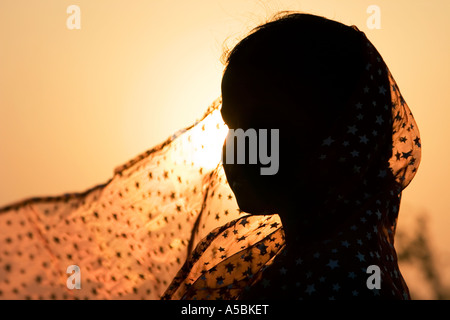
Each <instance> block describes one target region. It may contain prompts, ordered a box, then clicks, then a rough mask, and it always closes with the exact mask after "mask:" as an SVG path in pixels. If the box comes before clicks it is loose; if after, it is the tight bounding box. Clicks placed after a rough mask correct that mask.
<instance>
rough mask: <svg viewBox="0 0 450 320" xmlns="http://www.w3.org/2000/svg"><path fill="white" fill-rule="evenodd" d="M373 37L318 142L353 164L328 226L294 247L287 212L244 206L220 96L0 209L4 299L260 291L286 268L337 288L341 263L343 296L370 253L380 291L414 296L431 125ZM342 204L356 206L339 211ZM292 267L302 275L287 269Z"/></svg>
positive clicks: (302, 286)
mask: <svg viewBox="0 0 450 320" xmlns="http://www.w3.org/2000/svg"><path fill="white" fill-rule="evenodd" d="M362 36H364V35H363V34H362ZM364 37H365V36H364ZM366 43H367V62H368V63H367V70H366V72H365V75H364V77H363V78H362V79H361V81H360V82H359V83H360V86H359V87H358V88H357V89H355V94H354V97H353V100H352V101H351V103H349V110H348V113H346V114H345V115H343V116H342V117H341V118H340V119H338V120H337V121H336V126H335V127H334V128H330V132H329V133H330V136H329V138H327V139H326V140H325V141H324V143H323V144H322V145H321V146H320V148H318V149H317V150H315V151H314V152H316V153H317V165H318V168H319V167H320V168H326V167H327V166H328V165H331V164H335V163H336V162H339V163H340V164H342V168H343V170H347V171H348V172H349V175H348V180H347V181H345V182H343V187H342V188H341V194H338V195H335V196H336V197H334V198H331V197H330V198H329V199H326V202H327V203H328V205H329V208H330V210H329V211H327V212H324V213H323V216H320V217H319V218H318V219H319V220H320V221H321V223H323V225H324V226H325V225H327V224H328V225H330V224H331V223H333V224H334V223H335V222H336V221H339V223H338V224H336V226H337V227H336V228H335V230H333V231H332V232H330V234H329V235H328V237H326V238H323V239H320V240H318V241H315V242H313V243H308V246H305V245H303V246H302V245H301V243H300V244H299V246H298V257H296V259H295V260H292V259H291V258H289V259H290V260H289V259H287V258H284V257H292V255H288V254H286V253H287V249H286V245H285V242H284V232H283V227H282V224H281V221H280V219H279V217H278V215H268V216H252V215H249V214H247V213H244V212H241V211H240V210H239V208H238V206H237V204H236V201H235V199H234V195H233V193H232V191H231V189H230V187H229V185H228V183H227V180H226V177H225V175H224V172H223V168H222V166H221V163H220V155H221V148H222V144H223V141H224V139H225V136H226V134H227V127H226V126H225V125H224V123H223V121H222V118H221V116H220V103H221V101H220V98H219V99H217V100H216V101H215V102H214V103H213V104H212V105H211V106H210V107H209V108H208V110H207V111H206V113H205V115H204V117H203V118H202V119H201V120H199V121H197V122H196V123H195V124H194V125H192V126H191V127H188V128H186V129H183V130H180V131H179V132H177V133H176V134H174V135H173V136H172V137H170V138H169V139H168V140H167V141H165V142H163V143H162V144H160V145H158V146H156V147H155V148H153V149H151V150H148V151H146V152H144V153H143V154H141V155H139V156H137V157H135V158H134V159H132V160H131V161H129V162H128V163H126V164H124V165H122V166H119V167H117V168H116V169H115V171H114V175H113V177H112V178H111V179H110V180H109V181H107V182H106V183H104V184H101V185H97V186H95V187H93V188H91V189H89V190H86V191H85V192H82V193H70V194H64V195H61V196H56V197H39V198H31V199H26V200H24V201H21V202H19V203H15V204H11V205H9V206H6V207H3V208H0V230H1V233H0V243H1V248H0V270H1V272H0V299H119V298H126V299H160V298H163V299H240V298H246V297H250V298H253V297H255V290H257V292H259V293H260V294H259V295H256V297H259V298H263V297H271V292H276V291H274V290H272V288H273V286H272V285H273V283H274V282H275V281H277V283H279V285H280V286H285V290H287V292H289V294H290V297H291V298H309V297H311V298H314V297H315V296H316V295H318V294H320V296H321V297H323V296H324V294H328V293H330V295H329V297H330V298H332V297H333V296H332V293H333V285H335V284H336V283H330V282H329V281H327V279H326V278H329V279H333V277H336V278H339V277H341V276H343V277H345V278H346V279H349V281H350V284H347V285H346V286H345V285H344V283H341V284H340V285H339V286H340V287H341V288H344V287H345V288H346V289H345V290H344V291H345V294H344V293H343V292H342V294H341V292H338V291H336V292H335V297H336V298H338V297H347V296H348V297H352V296H357V295H358V294H359V296H362V295H363V294H362V292H357V294H356V295H355V291H357V290H360V289H359V287H358V285H356V284H351V283H353V282H354V283H356V282H358V281H359V282H358V284H360V282H361V281H363V280H364V285H365V280H366V279H367V276H368V275H367V274H366V273H365V271H366V268H367V266H368V265H369V264H375V265H380V266H381V269H382V270H381V271H382V279H383V282H382V289H381V290H382V291H380V292H379V291H377V290H375V291H370V290H368V292H369V293H370V294H371V295H377V294H381V295H382V296H386V295H389V296H392V297H394V298H396V297H400V298H408V297H409V293H408V290H407V287H406V285H405V284H404V282H403V280H402V277H401V273H400V271H399V270H398V266H397V261H396V254H395V249H394V246H393V244H394V241H393V238H394V233H395V226H396V221H397V214H398V209H399V205H400V197H401V191H402V190H403V189H404V188H405V187H406V186H407V185H408V184H409V183H410V181H411V180H412V179H413V177H414V175H415V173H416V171H417V168H418V165H419V162H420V148H421V144H420V137H419V132H418V128H417V126H416V123H415V121H414V118H413V116H412V113H411V111H410V110H409V108H408V106H407V104H406V102H405V101H404V99H403V98H402V96H401V94H400V91H399V89H398V87H397V85H396V83H395V80H394V79H393V77H392V75H391V74H390V72H389V70H388V68H387V67H386V65H385V64H384V62H383V60H382V58H381V56H380V55H379V53H378V52H377V51H376V50H375V48H374V47H373V46H372V45H371V43H370V41H368V40H367V42H366ZM389 136H392V141H391V140H390V139H388V138H389ZM386 139H388V148H387V149H386V148H383V145H384V142H383V141H386ZM391 142H392V143H391ZM49 174H51V173H49ZM293 187H295V181H293ZM333 199H334V200H333ZM345 208H348V209H351V211H348V213H346V214H344V215H338V214H337V212H338V213H339V212H342V210H343V209H345ZM299 211H301V206H299ZM344 212H345V211H344ZM333 255H334V256H333ZM70 265H77V266H78V267H79V268H80V269H79V270H80V274H81V289H69V287H68V285H67V279H68V277H69V276H70V274H68V273H67V267H68V266H70ZM303 266H306V267H305V268H306V269H302V268H303ZM292 273H297V274H299V276H300V277H301V279H300V278H299V279H296V278H295V277H293V278H285V279H284V280H283V277H282V276H283V275H286V274H292ZM280 276H281V278H280ZM324 278H325V279H324ZM287 279H289V280H287ZM362 279H363V280H362ZM322 280H323V281H322ZM352 281H353V282H352ZM359 286H360V285H359ZM357 287H358V289H355V288H357ZM252 288H253V289H252ZM334 288H335V289H336V288H338V287H337V286H335V287H334ZM347 291H348V292H347ZM360 291H361V290H360ZM340 294H341V295H340ZM327 297H328V296H327Z"/></svg>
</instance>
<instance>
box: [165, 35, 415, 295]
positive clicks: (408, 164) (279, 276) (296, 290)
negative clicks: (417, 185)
mask: <svg viewBox="0 0 450 320" xmlns="http://www.w3.org/2000/svg"><path fill="white" fill-rule="evenodd" d="M354 28H355V29H356V30H357V31H359V30H358V29H357V28H356V27H354ZM360 34H361V37H363V39H364V43H365V45H366V47H365V59H366V60H367V61H368V63H367V64H366V72H365V73H364V75H363V77H362V78H361V81H360V84H359V87H358V88H357V89H356V90H355V93H354V95H353V98H352V99H353V100H352V101H351V102H350V103H349V105H350V106H351V107H350V108H348V109H347V110H346V113H345V115H344V116H343V117H342V118H341V120H340V121H341V123H339V125H336V126H334V127H333V128H332V129H330V130H329V131H328V132H326V135H325V136H324V137H323V139H322V140H321V141H322V143H321V145H320V146H318V148H317V150H313V151H312V152H314V153H315V154H317V161H319V162H320V169H321V170H323V171H324V172H329V173H330V172H337V171H339V172H342V173H343V174H342V177H343V179H341V181H342V182H341V183H340V185H339V188H338V191H337V192H338V193H334V194H333V193H330V196H329V198H326V199H324V200H325V202H327V203H328V206H325V207H324V208H326V209H327V210H323V211H321V212H319V213H318V214H317V216H316V217H315V218H312V221H313V224H312V225H313V226H315V227H314V228H315V230H318V231H319V232H320V230H321V228H323V229H324V230H327V231H326V232H322V233H321V234H319V236H317V237H312V238H311V239H308V238H305V237H299V238H300V239H299V240H297V239H296V240H295V241H293V243H291V244H289V243H286V241H285V234H284V233H283V228H282V226H281V225H280V227H279V228H280V229H278V231H279V232H278V231H272V232H271V233H270V234H269V235H267V236H266V237H265V238H261V237H260V235H261V232H260V231H258V230H260V229H259V228H261V227H260V225H259V224H257V223H256V222H257V221H258V222H259V223H260V224H261V223H263V225H264V219H270V218H272V217H273V216H272V217H270V218H261V217H258V216H251V217H245V221H246V222H250V221H251V223H249V225H248V226H247V228H238V229H236V225H239V222H233V226H231V225H230V226H229V228H233V230H237V232H236V239H235V240H234V242H232V243H229V244H228V248H230V249H231V248H237V247H238V245H239V241H237V240H238V239H239V236H242V237H244V238H245V239H246V241H248V244H247V245H246V246H243V247H242V250H241V251H238V252H235V251H232V254H229V255H226V256H223V257H224V258H225V260H220V261H219V260H217V259H215V258H214V254H213V252H214V248H215V247H217V246H219V245H221V242H222V241H221V239H220V236H218V237H217V238H216V239H215V240H214V241H213V242H209V243H203V245H205V246H206V247H207V249H206V248H203V247H199V248H197V249H198V250H200V251H201V253H197V254H196V257H200V258H199V260H196V261H192V260H189V259H188V261H187V263H186V264H185V266H184V267H183V268H182V269H181V270H180V272H179V273H178V275H177V277H175V279H174V281H173V282H172V284H171V285H170V286H169V288H168V290H167V292H166V294H165V295H164V297H163V298H165V299H244V300H245V299H252V300H253V299H331V300H335V299H409V298H410V296H409V290H408V287H407V285H406V283H405V281H404V279H403V277H402V275H401V272H400V270H399V267H398V263H397V254H396V251H395V247H394V235H395V229H396V225H397V218H398V208H399V205H400V198H401V191H402V190H403V189H404V188H406V187H407V185H408V184H409V183H410V181H411V180H412V179H413V177H414V175H415V173H416V172H417V168H418V165H419V162H420V161H419V160H420V154H421V150H420V148H421V145H420V137H419V131H418V128H417V125H416V123H415V121H414V118H413V116H412V113H411V111H410V110H409V108H408V106H407V104H406V102H405V100H404V99H403V97H402V96H401V94H400V90H399V89H398V87H397V85H396V83H395V80H394V78H393V77H392V75H391V73H390V71H389V69H388V68H387V66H386V65H385V63H384V61H383V59H382V58H381V56H380V54H379V53H378V52H377V50H376V49H375V48H374V47H373V45H372V44H371V43H370V41H369V40H368V39H367V38H366V37H365V34H364V33H362V32H360ZM388 88H390V90H388ZM299 210H301V205H300V204H299ZM241 219H243V218H241ZM268 221H269V220H267V222H268ZM267 224H269V223H267ZM241 225H242V224H241ZM310 225H311V224H310ZM252 227H253V230H252V229H251V228H252ZM277 227H278V226H277ZM226 228H228V227H226ZM270 230H271V229H269V230H268V231H267V232H270ZM301 230H304V229H302V228H300V230H299V232H302V231H301ZM220 232H227V231H220ZM269 252H270V254H269V255H268V253H269ZM211 261H217V263H214V264H211ZM229 264H231V265H233V266H239V268H237V269H233V273H227V272H225V271H223V270H222V268H223V267H222V266H223V265H229ZM212 265H214V267H213V268H211V266H212ZM370 265H376V266H379V267H380V272H381V275H380V276H381V288H380V289H369V288H368V287H367V283H366V281H367V279H368V277H369V276H370V274H368V273H367V268H368V267H369V266H370ZM217 275H221V276H222V277H224V279H222V278H221V282H220V284H219V283H217V282H214V279H215V278H214V277H217ZM224 275H225V276H224Z"/></svg>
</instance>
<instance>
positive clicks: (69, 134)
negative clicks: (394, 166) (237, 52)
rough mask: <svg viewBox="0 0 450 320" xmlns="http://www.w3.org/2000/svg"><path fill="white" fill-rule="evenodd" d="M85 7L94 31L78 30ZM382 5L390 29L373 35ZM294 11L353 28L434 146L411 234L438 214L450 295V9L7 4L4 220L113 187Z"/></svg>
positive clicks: (437, 4)
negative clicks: (275, 18)
mask: <svg viewBox="0 0 450 320" xmlns="http://www.w3.org/2000/svg"><path fill="white" fill-rule="evenodd" d="M73 4H75V5H77V6H79V8H80V13H81V15H80V17H81V20H80V27H81V28H80V29H73V30H71V29H69V28H68V27H67V25H66V20H67V19H68V17H69V15H70V14H68V13H67V12H66V10H67V7H68V6H70V5H73ZM370 5H376V6H378V7H379V8H380V22H381V26H380V27H381V28H380V29H369V27H368V25H367V20H368V18H369V17H370V16H371V14H370V13H368V12H367V8H368V7H369V6H370ZM281 10H296V11H302V12H305V13H312V14H317V15H322V16H324V17H326V18H329V19H333V20H337V21H340V22H342V23H345V24H347V25H351V24H354V25H356V26H358V28H359V29H360V30H361V31H364V32H365V33H366V35H367V36H368V38H369V39H370V40H371V41H372V43H373V44H374V45H375V47H376V48H377V49H378V51H379V52H380V53H381V55H382V56H383V58H384V60H385V61H386V63H387V65H388V67H389V69H390V70H391V72H392V74H393V76H394V78H395V79H396V81H397V84H398V85H399V87H400V90H401V92H402V94H403V96H404V98H405V100H406V102H407V103H408V105H409V107H410V108H411V110H412V112H413V114H414V116H415V119H416V121H417V124H418V126H419V129H420V132H421V139H422V146H423V148H422V152H423V154H422V163H421V165H420V167H419V170H418V174H417V175H416V177H415V178H414V180H413V181H412V183H411V184H410V186H409V187H408V188H407V189H405V191H404V193H403V199H402V204H401V209H400V218H399V228H400V229H401V228H409V227H410V226H411V223H412V222H411V221H412V219H413V218H414V217H416V216H417V215H420V214H426V217H427V218H428V227H429V231H430V236H431V238H430V241H431V244H432V246H433V249H434V250H435V259H436V263H437V266H438V268H439V269H438V271H439V274H440V276H441V278H442V280H443V282H444V283H445V284H446V285H447V286H448V287H450V249H449V248H448V245H449V244H450V235H449V232H448V231H447V229H448V226H449V225H450V216H449V214H448V213H449V212H450V202H449V201H448V198H449V195H448V187H447V183H446V181H449V180H450V148H447V147H445V146H446V145H447V143H448V141H449V139H450V124H449V120H450V106H449V102H450V80H449V75H450V59H449V57H450V37H449V34H450V1H448V0H429V1H425V0H412V1H411V0H396V1H392V0H370V1H366V0H339V1H331V0H308V1H307V0H296V1H294V0H291V1H288V0H286V1H282V0H278V1H275V0H274V1H256V0H171V1H163V0H133V1H125V0H108V1H106V0H96V1H92V0H77V1H75V0H74V1H65V0H39V1H32V0H1V1H0V207H1V206H4V205H7V204H9V203H12V202H16V201H19V200H22V199H25V198H28V197H32V196H33V197H34V196H47V195H59V194H62V193H66V192H78V191H84V190H86V189H88V188H90V187H92V186H94V185H97V184H100V183H103V182H105V181H106V180H108V179H109V178H111V177H112V175H113V170H114V168H115V167H116V166H118V165H120V164H122V163H124V162H126V161H127V160H129V159H131V158H132V157H134V156H135V155H137V154H139V153H141V152H143V151H145V150H147V149H150V148H151V147H152V146H154V145H155V144H158V143H160V142H162V141H163V140H165V139H166V138H167V137H168V136H170V135H171V134H173V133H174V132H176V131H177V130H179V129H181V128H183V127H186V126H188V125H191V124H192V123H193V122H194V121H195V120H196V119H199V118H200V117H201V116H202V115H203V112H204V111H205V110H206V108H207V107H208V105H209V104H210V103H211V102H212V101H213V100H215V99H216V98H217V97H218V96H219V95H220V83H221V77H222V70H223V65H222V64H221V62H220V56H221V54H222V51H223V49H224V46H226V45H228V46H230V47H232V46H233V44H235V43H236V42H237V41H238V40H239V39H241V38H242V37H244V36H245V35H246V34H247V33H248V31H250V30H251V29H252V28H253V27H255V26H257V25H259V24H261V23H263V22H265V21H266V19H268V18H270V17H271V16H272V15H273V14H275V13H276V12H277V11H281ZM414 277H416V275H415V273H414V272H413V271H411V272H410V273H405V278H406V280H407V281H408V280H410V282H411V283H412V282H414ZM417 277H418V276H417ZM413 286H414V285H413ZM419 289H420V288H418V287H417V288H416V289H415V290H416V291H417V292H419V294H418V297H428V295H427V292H426V290H425V289H424V290H423V292H420V290H419Z"/></svg>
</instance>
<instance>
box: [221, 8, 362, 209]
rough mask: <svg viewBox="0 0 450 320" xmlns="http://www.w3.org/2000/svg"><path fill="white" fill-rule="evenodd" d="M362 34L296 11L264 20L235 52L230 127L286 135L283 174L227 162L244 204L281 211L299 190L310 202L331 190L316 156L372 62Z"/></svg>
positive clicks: (225, 107)
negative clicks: (367, 63) (367, 61)
mask: <svg viewBox="0 0 450 320" xmlns="http://www.w3.org/2000/svg"><path fill="white" fill-rule="evenodd" d="M362 40H363V39H362V37H361V35H360V33H359V32H358V31H356V30H355V29H353V28H351V27H348V26H345V25H343V24H341V23H338V22H335V21H331V20H328V19H325V18H322V17H318V16H313V15H308V14H290V15H286V16H284V17H282V18H279V19H277V20H274V21H272V22H269V23H266V24H264V25H262V26H259V27H257V28H256V29H254V30H253V31H252V32H251V34H250V35H249V36H247V37H246V38H245V39H243V40H242V41H240V42H239V43H238V44H237V45H236V46H235V47H234V48H233V49H232V50H231V51H230V52H229V54H228V56H227V59H226V69H225V72H224V75H223V79H222V100H223V104H222V109H221V112H222V116H223V119H224V121H225V122H226V124H227V125H228V127H229V128H230V129H237V128H242V129H244V130H246V129H250V128H253V129H269V130H270V129H279V139H280V145H279V170H278V172H277V173H276V174H275V175H272V176H270V175H268V176H262V175H261V174H260V173H259V167H260V166H255V165H251V164H246V165H239V164H226V163H224V168H225V172H226V174H227V178H228V181H229V183H230V186H231V187H232V189H233V191H234V193H235V195H236V198H237V200H238V203H239V205H240V207H241V209H242V210H244V211H247V212H250V213H254V214H258V213H274V212H278V210H279V209H280V206H281V205H282V204H287V203H291V202H292V197H295V196H296V195H297V198H302V202H303V203H302V205H303V206H308V205H307V204H306V203H305V201H304V200H303V197H306V198H307V199H309V200H310V201H311V205H313V203H317V201H320V199H321V197H323V195H324V193H326V192H327V191H328V190H327V189H328V186H329V185H330V184H329V181H325V180H323V179H322V178H325V177H326V175H323V177H321V174H320V173H321V172H320V170H317V167H316V168H311V163H312V161H314V160H316V159H311V158H310V157H309V156H310V155H311V154H312V153H311V151H312V150H313V149H314V148H316V146H317V145H319V144H321V143H322V141H323V139H325V138H326V136H327V133H328V131H329V129H330V128H331V127H332V126H333V125H334V122H335V120H336V118H338V117H340V116H342V114H343V113H344V112H345V109H346V108H347V106H348V103H349V98H350V96H351V94H352V93H353V92H354V90H355V87H356V85H357V83H358V81H359V79H360V77H361V74H362V72H363V70H364V67H365V65H364V59H363V41H362ZM293 181H295V185H293V184H292V182H293ZM289 182H290V183H289ZM288 199H290V200H288Z"/></svg>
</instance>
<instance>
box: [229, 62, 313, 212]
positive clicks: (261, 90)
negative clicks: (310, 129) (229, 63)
mask: <svg viewBox="0 0 450 320" xmlns="http://www.w3.org/2000/svg"><path fill="white" fill-rule="evenodd" d="M277 87H278V86H276V85H274V83H273V79H272V78H271V77H268V76H267V75H264V74H258V73H256V72H251V73H245V72H238V71H237V70H233V69H231V68H230V69H228V70H227V71H226V72H225V74H224V76H223V79H222V101H223V102H222V109H221V113H222V117H223V119H224V121H225V123H226V124H227V125H228V128H229V129H234V130H236V129H242V130H244V131H247V130H248V129H254V130H255V132H256V133H257V135H258V142H259V141H260V139H261V137H260V135H259V129H267V132H268V133H267V137H268V139H267V149H266V150H267V151H268V152H267V154H270V156H272V158H273V157H274V156H278V170H277V171H276V173H275V174H270V175H264V174H261V168H262V167H267V165H264V164H263V163H261V161H260V159H259V158H258V162H257V164H250V163H249V161H248V157H247V158H246V160H247V161H245V163H244V164H237V163H236V161H234V163H227V162H226V161H224V163H223V167H224V171H225V174H226V176H227V180H228V183H229V185H230V187H231V189H232V191H233V192H234V194H235V196H236V200H237V203H238V205H239V207H240V209H241V210H243V211H245V212H247V213H251V214H273V213H278V211H279V210H280V209H282V208H283V206H286V205H288V204H291V203H292V202H293V199H295V198H299V195H300V194H305V192H306V189H308V183H307V182H308V180H311V178H308V177H307V173H308V172H307V170H304V169H305V168H306V167H307V152H305V150H307V147H306V143H307V142H306V141H305V144H304V148H298V147H294V146H296V145H298V143H297V142H298V137H301V136H304V137H305V140H306V137H307V132H306V129H305V128H306V126H302V125H301V123H305V122H308V121H309V119H308V117H307V115H306V114H304V115H303V116H302V118H301V119H299V118H298V117H295V118H294V117H292V113H290V114H289V113H286V111H285V110H292V108H295V105H294V101H290V99H289V95H287V94H286V93H285V92H283V90H280V89H277ZM272 129H278V130H279V131H278V132H279V135H278V138H279V146H278V155H274V154H273V153H272V154H271V152H273V151H274V150H273V149H274V148H272V141H271V139H270V132H271V130H272ZM302 130H305V132H302ZM231 138H233V137H232V136H230V134H229V135H228V136H227V139H226V140H225V143H224V146H223V151H224V152H226V145H227V143H228V142H230V141H229V139H231ZM234 143H235V145H236V141H235V142H234ZM245 147H246V148H245V154H246V155H248V153H249V152H250V146H249V140H246V143H245ZM258 151H260V150H259V145H258ZM300 168H301V170H299V169H300ZM303 204H304V203H303Z"/></svg>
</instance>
